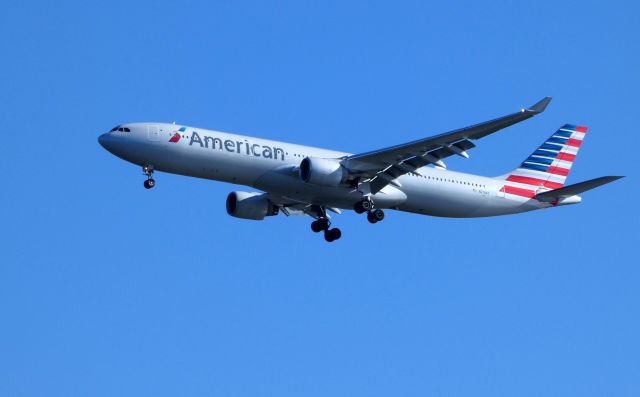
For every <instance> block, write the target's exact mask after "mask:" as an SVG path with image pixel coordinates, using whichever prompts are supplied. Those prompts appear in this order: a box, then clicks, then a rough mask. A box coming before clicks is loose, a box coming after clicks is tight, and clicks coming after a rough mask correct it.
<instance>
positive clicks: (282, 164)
mask: <svg viewBox="0 0 640 397" xmlns="http://www.w3.org/2000/svg"><path fill="white" fill-rule="evenodd" d="M550 101H551V98H550V97H545V98H543V99H542V100H540V101H539V102H537V103H536V104H534V105H533V106H531V107H529V108H526V109H521V110H520V111H518V112H516V113H513V114H509V115H507V116H503V117H500V118H496V119H493V120H490V121H486V122H484V123H479V124H475V125H472V126H470V127H465V128H461V129H457V130H454V131H451V132H447V133H443V134H439V135H435V136H431V137H428V138H423V139H418V140H415V141H412V142H408V143H404V144H400V145H395V146H391V147H388V148H385V149H378V150H373V151H370V152H366V153H359V154H351V153H345V152H339V151H334V150H328V149H321V148H316V147H309V146H302V145H296V144H292V143H286V142H277V141H272V140H266V139H261V138H255V137H249V136H244V135H237V134H231V133H226V132H220V131H212V130H206V129H201V128H195V127H189V126H185V125H176V124H175V123H173V124H169V123H156V122H147V123H128V124H121V125H118V126H116V127H114V128H113V129H111V130H110V131H109V132H107V133H104V134H102V135H100V136H99V138H98V141H99V143H100V145H102V146H103V147H104V148H105V149H106V150H108V151H109V152H111V153H112V154H114V155H116V156H117V157H120V158H121V159H123V160H126V161H128V162H131V163H133V164H136V165H138V166H141V167H142V171H143V174H144V175H145V176H146V180H145V181H144V187H145V188H147V189H151V188H153V187H154V186H155V184H156V182H155V180H154V179H153V173H154V172H155V171H161V172H169V173H173V174H178V175H186V176H191V177H196V178H205V179H210V180H216V181H223V182H229V183H232V184H236V185H245V186H248V187H251V188H253V189H257V190H259V191H250V192H246V191H234V192H231V193H229V195H228V196H227V199H226V210H227V213H228V214H229V215H231V216H234V217H237V218H243V219H251V220H263V219H264V218H265V217H267V216H274V215H277V214H278V213H280V212H281V213H283V214H285V215H286V216H289V215H309V216H311V217H312V218H314V220H313V222H312V223H311V229H312V231H313V232H316V233H320V232H323V234H324V238H325V240H326V241H328V242H332V241H335V240H338V239H339V238H340V237H341V236H342V232H341V230H340V229H339V228H336V227H331V226H332V222H331V217H330V215H329V212H332V213H335V214H340V213H342V210H354V211H355V212H356V213H358V214H365V213H366V217H367V220H368V221H369V222H370V223H378V222H380V221H382V220H383V219H384V217H385V212H384V210H385V209H392V210H397V211H405V212H411V213H416V214H423V215H431V216H438V217H453V218H474V217H488V216H497V215H508V214H516V213H522V212H527V211H532V210H537V209H544V208H551V207H558V206H562V205H568V204H577V203H580V202H581V201H582V199H581V197H580V196H579V194H581V193H583V192H586V191H588V190H591V189H593V188H596V187H598V186H601V185H604V184H606V183H610V182H613V181H615V180H617V179H620V178H622V176H604V177H600V178H595V179H591V180H588V181H585V182H580V183H576V184H573V185H568V186H566V185H565V181H566V179H567V176H568V175H569V171H570V170H571V166H572V164H573V162H574V160H575V158H576V155H577V154H578V150H579V149H580V146H581V144H582V142H583V138H584V137H585V134H586V132H587V127H584V126H579V125H573V124H565V125H563V126H561V127H560V128H559V129H558V130H557V131H555V132H554V133H553V134H552V135H551V137H549V139H547V140H546V141H545V142H544V143H542V145H540V147H538V148H537V149H536V150H535V151H534V152H533V153H532V154H531V155H530V156H529V157H527V158H526V159H525V160H524V161H523V162H522V163H521V164H520V165H519V166H518V167H517V168H515V169H514V170H513V171H510V172H507V173H506V174H504V175H501V176H497V177H485V176H479V175H473V174H466V173H460V172H454V171H450V170H447V169H446V165H445V163H444V161H443V160H444V159H446V158H447V157H450V156H461V157H463V158H469V154H468V151H469V150H470V149H473V148H474V147H475V144H474V143H473V141H477V140H479V139H481V138H483V137H485V136H487V135H489V134H492V133H494V132H496V131H499V130H501V129H503V128H506V127H509V126H511V125H514V124H516V123H519V122H521V121H524V120H526V119H528V118H530V117H533V116H535V115H537V114H540V113H542V112H543V111H544V110H545V109H546V107H547V105H548V104H549V102H550Z"/></svg>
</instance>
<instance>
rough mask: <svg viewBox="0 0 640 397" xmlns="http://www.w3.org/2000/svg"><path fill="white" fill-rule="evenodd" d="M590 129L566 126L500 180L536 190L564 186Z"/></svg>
mask: <svg viewBox="0 0 640 397" xmlns="http://www.w3.org/2000/svg"><path fill="white" fill-rule="evenodd" d="M586 132H587V127H583V126H577V125H572V124H565V125H563V126H562V127H560V128H559V129H558V130H557V131H556V132H554V133H553V135H551V137H549V139H547V140H546V141H545V142H544V143H543V144H542V145H540V147H539V148H538V149H536V151H535V152H533V153H532V154H531V155H530V156H529V157H527V158H526V159H525V160H524V161H523V162H522V164H520V166H519V167H518V168H516V169H515V170H513V171H511V172H510V173H508V174H506V175H503V176H501V177H499V179H505V180H506V181H508V182H513V183H515V184H518V185H517V186H518V187H525V188H526V187H528V188H530V189H532V190H534V191H536V190H538V189H540V188H546V189H559V188H561V187H563V186H564V183H565V181H566V179H567V176H568V175H569V171H571V166H572V165H573V162H574V160H575V158H576V156H577V154H578V150H580V145H581V144H582V140H583V139H584V136H585V134H586ZM523 185H524V186H523ZM546 189H545V190H546Z"/></svg>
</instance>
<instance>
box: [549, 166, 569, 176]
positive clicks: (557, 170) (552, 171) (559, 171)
mask: <svg viewBox="0 0 640 397" xmlns="http://www.w3.org/2000/svg"><path fill="white" fill-rule="evenodd" d="M547 172H548V173H550V174H554V175H562V176H567V175H569V170H568V169H566V168H561V167H549V168H547Z"/></svg>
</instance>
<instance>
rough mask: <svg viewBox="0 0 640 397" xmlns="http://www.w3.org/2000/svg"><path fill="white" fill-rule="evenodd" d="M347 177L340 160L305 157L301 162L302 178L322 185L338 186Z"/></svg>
mask: <svg viewBox="0 0 640 397" xmlns="http://www.w3.org/2000/svg"><path fill="white" fill-rule="evenodd" d="M346 178H347V171H346V170H345V169H344V167H343V166H342V164H340V161H339V160H335V159H323V158H317V157H305V159H304V160H302V162H301V163H300V179H302V180H303V181H305V182H307V183H311V184H313V185H320V186H338V185H339V184H340V183H342V182H344V181H345V180H346Z"/></svg>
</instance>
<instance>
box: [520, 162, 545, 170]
mask: <svg viewBox="0 0 640 397" xmlns="http://www.w3.org/2000/svg"><path fill="white" fill-rule="evenodd" d="M520 168H527V169H530V170H536V171H542V172H547V168H548V167H547V166H546V165H538V164H529V163H522V165H520Z"/></svg>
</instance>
